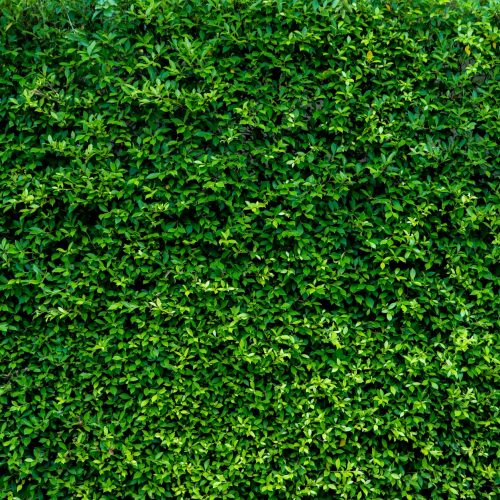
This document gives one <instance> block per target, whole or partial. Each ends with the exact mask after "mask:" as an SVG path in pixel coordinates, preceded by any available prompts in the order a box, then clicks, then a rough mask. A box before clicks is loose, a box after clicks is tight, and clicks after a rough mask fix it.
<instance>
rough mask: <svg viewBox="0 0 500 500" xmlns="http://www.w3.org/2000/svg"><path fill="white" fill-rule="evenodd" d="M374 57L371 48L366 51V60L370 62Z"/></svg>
mask: <svg viewBox="0 0 500 500" xmlns="http://www.w3.org/2000/svg"><path fill="white" fill-rule="evenodd" d="M372 59H373V52H372V51H371V50H369V51H368V52H367V53H366V60H367V61H368V62H371V60H372Z"/></svg>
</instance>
